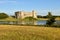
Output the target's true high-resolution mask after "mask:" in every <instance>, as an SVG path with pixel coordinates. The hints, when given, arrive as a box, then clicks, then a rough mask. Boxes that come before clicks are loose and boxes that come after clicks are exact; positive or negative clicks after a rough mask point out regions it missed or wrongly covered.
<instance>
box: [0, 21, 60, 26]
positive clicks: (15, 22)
mask: <svg viewBox="0 0 60 40" xmlns="http://www.w3.org/2000/svg"><path fill="white" fill-rule="evenodd" d="M46 22H47V20H38V21H32V22H24V21H21V22H19V21H0V24H29V25H30V24H32V25H46ZM55 25H60V20H56V22H55Z"/></svg>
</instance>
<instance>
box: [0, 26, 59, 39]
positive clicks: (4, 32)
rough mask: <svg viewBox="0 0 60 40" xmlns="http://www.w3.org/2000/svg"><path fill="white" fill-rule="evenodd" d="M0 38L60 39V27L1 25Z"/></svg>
mask: <svg viewBox="0 0 60 40" xmlns="http://www.w3.org/2000/svg"><path fill="white" fill-rule="evenodd" d="M0 40H60V28H54V27H38V26H36V27H35V26H17V25H0Z"/></svg>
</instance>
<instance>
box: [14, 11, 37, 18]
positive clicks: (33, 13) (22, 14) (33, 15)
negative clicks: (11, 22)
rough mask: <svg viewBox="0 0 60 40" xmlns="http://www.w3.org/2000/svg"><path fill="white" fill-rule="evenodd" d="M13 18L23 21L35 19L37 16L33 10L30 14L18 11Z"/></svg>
mask: <svg viewBox="0 0 60 40" xmlns="http://www.w3.org/2000/svg"><path fill="white" fill-rule="evenodd" d="M15 17H16V18H17V19H19V18H21V19H23V18H25V17H34V18H37V15H36V12H35V11H34V10H33V11H32V12H25V11H18V12H15Z"/></svg>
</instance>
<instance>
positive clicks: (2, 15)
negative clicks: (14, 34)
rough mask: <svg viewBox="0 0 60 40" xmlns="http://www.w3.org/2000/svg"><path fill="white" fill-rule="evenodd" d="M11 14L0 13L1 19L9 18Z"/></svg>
mask: <svg viewBox="0 0 60 40" xmlns="http://www.w3.org/2000/svg"><path fill="white" fill-rule="evenodd" d="M8 17H9V16H8V15H7V14H5V13H0V19H5V18H8Z"/></svg>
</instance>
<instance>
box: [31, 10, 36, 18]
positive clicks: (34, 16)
mask: <svg viewBox="0 0 60 40" xmlns="http://www.w3.org/2000/svg"><path fill="white" fill-rule="evenodd" d="M32 16H33V18H37V15H36V12H35V11H34V10H33V11H32Z"/></svg>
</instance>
